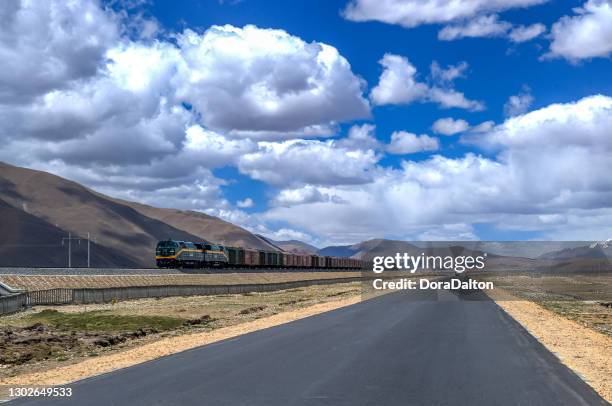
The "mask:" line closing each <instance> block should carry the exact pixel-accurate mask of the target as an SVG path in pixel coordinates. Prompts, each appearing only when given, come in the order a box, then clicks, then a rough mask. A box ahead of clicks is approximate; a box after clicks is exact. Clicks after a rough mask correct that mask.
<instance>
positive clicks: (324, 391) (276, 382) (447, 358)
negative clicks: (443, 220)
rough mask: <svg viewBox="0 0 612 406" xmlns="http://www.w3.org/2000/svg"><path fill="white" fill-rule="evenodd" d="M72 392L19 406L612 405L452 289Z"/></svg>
mask: <svg viewBox="0 0 612 406" xmlns="http://www.w3.org/2000/svg"><path fill="white" fill-rule="evenodd" d="M436 297H438V299H437V300H436ZM468 299H471V300H468ZM473 299H480V300H473ZM71 387H72V389H73V393H74V394H73V397H72V398H70V399H66V398H65V399H59V398H56V399H20V400H18V401H15V402H11V403H10V404H13V403H14V404H16V405H60V404H62V405H63V404H71V405H89V406H96V405H104V406H108V405H186V406H188V405H265V406H274V405H279V406H280V405H282V406H285V405H351V406H356V405H419V406H422V405H471V406H474V405H512V406H516V405H538V406H539V405H555V406H559V405H572V406H575V405H606V404H608V403H607V402H605V401H604V400H602V399H601V398H600V397H599V396H598V395H597V394H596V393H595V392H594V391H593V390H592V389H591V388H590V387H588V386H587V385H586V384H585V383H584V382H583V381H582V380H580V378H579V377H578V376H576V375H575V374H574V373H573V372H571V371H570V370H569V369H567V368H566V367H564V366H563V365H561V364H560V363H559V361H558V360H557V359H556V358H555V357H554V356H553V355H552V354H551V353H550V352H548V351H547V350H546V349H545V348H544V347H543V346H542V345H540V344H539V343H538V342H537V341H536V340H535V339H534V338H532V337H531V336H530V335H529V334H528V333H527V332H526V331H525V330H524V329H523V328H522V327H521V326H520V325H519V324H518V323H516V322H515V321H514V320H513V319H511V318H510V317H509V316H507V315H506V314H505V313H504V312H503V311H502V310H501V309H500V308H499V307H497V305H495V304H494V303H493V302H490V301H488V300H484V299H483V298H482V297H481V296H479V294H476V295H469V296H457V295H455V294H452V293H450V292H447V291H442V292H440V293H439V296H438V294H437V293H436V292H431V293H428V294H425V293H421V294H418V295H416V294H407V293H404V292H402V293H395V294H389V295H385V296H382V297H379V298H376V299H372V300H369V301H365V302H362V303H359V304H357V305H354V306H350V307H346V308H342V309H338V310H335V311H332V312H329V313H325V314H321V315H317V316H314V317H310V318H307V319H303V320H299V321H296V322H292V323H289V324H285V325H282V326H279V327H274V328H270V329H266V330H261V331H258V332H255V333H251V334H247V335H244V336H240V337H237V338H234V339H230V340H226V341H222V342H219V343H216V344H211V345H208V346H205V347H200V348H197V349H193V350H190V351H186V352H183V353H179V354H176V355H173V356H169V357H165V358H161V359H158V360H155V361H151V362H147V363H144V364H140V365H137V366H134V367H131V368H127V369H123V370H120V371H116V372H113V373H110V374H106V375H102V376H98V377H94V378H91V379H87V380H83V381H80V382H77V383H75V384H73V385H71Z"/></svg>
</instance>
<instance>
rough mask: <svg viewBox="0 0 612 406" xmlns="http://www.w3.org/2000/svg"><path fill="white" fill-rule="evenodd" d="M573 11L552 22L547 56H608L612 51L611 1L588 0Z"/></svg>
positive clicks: (573, 59) (576, 58)
mask: <svg viewBox="0 0 612 406" xmlns="http://www.w3.org/2000/svg"><path fill="white" fill-rule="evenodd" d="M574 12H575V13H576V14H575V15H574V16H565V17H562V18H561V19H560V20H559V21H557V22H556V23H555V24H554V25H553V26H552V29H551V34H552V43H551V44H550V52H549V53H548V55H547V56H548V57H563V58H567V59H569V60H571V61H577V60H580V59H589V58H597V57H604V58H605V57H609V56H610V54H611V53H612V2H611V1H610V0H589V1H587V2H586V3H584V5H583V6H582V7H579V8H576V9H574Z"/></svg>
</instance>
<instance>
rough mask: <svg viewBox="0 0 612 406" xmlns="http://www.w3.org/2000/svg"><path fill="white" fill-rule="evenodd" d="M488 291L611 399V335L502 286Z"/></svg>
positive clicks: (565, 361) (602, 393)
mask: <svg viewBox="0 0 612 406" xmlns="http://www.w3.org/2000/svg"><path fill="white" fill-rule="evenodd" d="M488 294H489V296H491V298H492V299H494V300H495V301H496V303H497V304H498V305H499V306H500V307H501V308H502V309H504V310H505V311H506V312H507V313H508V314H509V315H510V316H512V317H513V318H514V319H515V320H516V321H518V322H519V323H521V324H522V325H523V327H525V328H526V329H527V330H528V331H529V332H530V333H531V334H532V335H533V336H534V337H535V338H537V339H538V341H540V343H542V344H543V345H544V346H545V347H546V348H547V349H548V350H549V351H551V352H552V353H553V354H555V355H556V356H557V357H558V358H559V360H560V361H561V362H562V363H564V364H565V365H566V366H568V367H569V368H571V369H572V370H573V371H574V372H575V373H577V374H578V375H579V376H580V377H581V378H582V379H584V381H585V382H587V383H588V384H589V385H590V386H591V387H592V388H593V389H595V390H596V391H597V392H598V393H599V394H600V395H601V396H602V397H603V398H604V399H606V400H607V401H608V402H611V401H612V381H611V380H610V377H611V376H612V337H610V336H608V335H605V334H603V333H600V332H597V331H595V330H593V329H592V328H589V327H587V326H585V325H584V324H581V323H579V322H577V321H574V320H570V319H568V318H566V317H564V316H561V315H559V314H557V313H555V312H553V311H551V310H547V309H545V308H544V307H542V306H541V305H539V304H536V303H534V302H533V301H529V300H526V299H523V298H519V297H517V296H514V295H512V294H510V293H509V292H507V291H504V290H502V289H498V288H496V289H495V290H494V291H490V292H489V293H488Z"/></svg>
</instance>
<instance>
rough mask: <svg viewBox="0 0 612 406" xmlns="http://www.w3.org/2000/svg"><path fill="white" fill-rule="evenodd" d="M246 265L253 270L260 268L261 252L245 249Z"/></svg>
mask: <svg viewBox="0 0 612 406" xmlns="http://www.w3.org/2000/svg"><path fill="white" fill-rule="evenodd" d="M244 265H245V266H247V267H251V268H256V267H258V266H259V251H257V250H252V249H248V248H245V249H244Z"/></svg>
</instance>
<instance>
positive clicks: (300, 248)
mask: <svg viewBox="0 0 612 406" xmlns="http://www.w3.org/2000/svg"><path fill="white" fill-rule="evenodd" d="M269 241H271V242H272V243H273V244H274V245H276V246H277V247H280V248H282V250H283V251H285V252H291V253H293V254H311V255H312V254H316V253H317V251H319V249H318V248H317V247H315V246H314V245H310V244H307V243H305V242H302V241H298V240H287V241H275V240H269Z"/></svg>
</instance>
